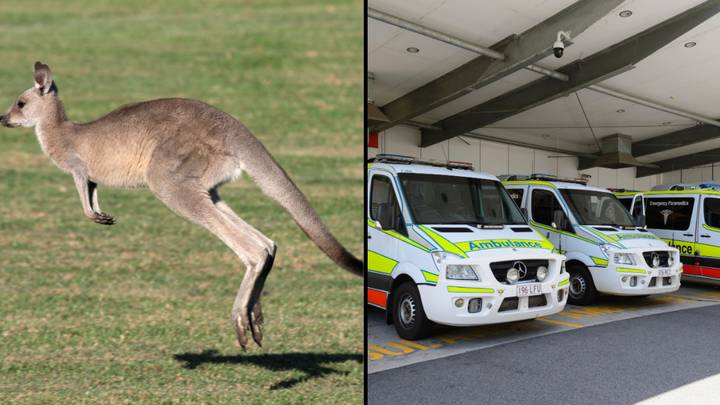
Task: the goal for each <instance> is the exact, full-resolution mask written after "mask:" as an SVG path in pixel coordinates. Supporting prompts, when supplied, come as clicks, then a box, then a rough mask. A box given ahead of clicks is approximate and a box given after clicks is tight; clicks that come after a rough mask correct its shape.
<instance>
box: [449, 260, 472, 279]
mask: <svg viewBox="0 0 720 405" xmlns="http://www.w3.org/2000/svg"><path fill="white" fill-rule="evenodd" d="M445 277H446V278H447V279H448V280H477V279H478V276H477V274H476V273H475V270H473V268H472V266H468V265H467V264H448V265H447V267H446V269H445Z"/></svg>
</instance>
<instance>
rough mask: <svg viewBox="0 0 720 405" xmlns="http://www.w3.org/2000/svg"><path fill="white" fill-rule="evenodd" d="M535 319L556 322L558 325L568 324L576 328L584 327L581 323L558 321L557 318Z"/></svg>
mask: <svg viewBox="0 0 720 405" xmlns="http://www.w3.org/2000/svg"><path fill="white" fill-rule="evenodd" d="M535 319H536V320H538V321H542V322H547V323H554V324H556V325H562V326H568V327H571V328H576V329H577V328H582V327H583V325H580V324H579V323H570V322H563V321H558V320H556V319H547V318H535Z"/></svg>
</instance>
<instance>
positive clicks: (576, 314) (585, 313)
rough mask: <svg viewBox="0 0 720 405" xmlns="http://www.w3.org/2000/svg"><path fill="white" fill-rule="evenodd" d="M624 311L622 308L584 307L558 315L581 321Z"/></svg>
mask: <svg viewBox="0 0 720 405" xmlns="http://www.w3.org/2000/svg"><path fill="white" fill-rule="evenodd" d="M623 311H624V310H623V309H621V308H612V307H607V306H598V307H583V308H573V309H568V310H566V311H562V312H560V313H559V314H558V315H560V316H564V317H566V318H572V319H581V318H585V317H589V316H602V315H609V314H613V313H616V312H623Z"/></svg>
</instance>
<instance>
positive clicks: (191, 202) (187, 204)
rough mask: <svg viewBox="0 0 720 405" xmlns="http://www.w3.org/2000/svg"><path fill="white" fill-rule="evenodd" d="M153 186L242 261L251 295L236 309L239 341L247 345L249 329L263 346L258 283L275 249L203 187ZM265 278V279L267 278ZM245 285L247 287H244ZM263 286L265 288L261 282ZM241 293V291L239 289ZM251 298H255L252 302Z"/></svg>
mask: <svg viewBox="0 0 720 405" xmlns="http://www.w3.org/2000/svg"><path fill="white" fill-rule="evenodd" d="M150 188H151V190H152V191H153V192H154V193H155V195H156V196H157V197H158V198H159V199H160V200H161V201H162V202H163V203H165V205H167V206H168V207H169V208H170V209H172V210H173V211H174V212H175V213H177V214H178V215H180V216H182V217H184V218H186V219H188V220H190V221H191V222H193V223H195V224H198V225H201V226H203V227H204V228H206V229H207V230H208V231H210V232H211V233H212V234H214V235H215V236H217V237H218V238H219V239H220V240H222V241H223V242H224V243H225V244H226V245H227V246H228V247H229V248H230V249H232V250H233V252H235V254H236V255H238V257H239V258H240V260H242V261H243V263H244V264H245V266H246V268H247V271H246V273H245V277H244V279H243V283H242V285H241V290H242V291H247V293H246V294H245V295H247V296H248V298H244V299H243V300H242V301H243V303H244V305H242V306H238V309H237V311H235V310H234V311H233V322H234V325H235V330H236V334H237V339H238V343H240V346H242V348H243V349H245V348H246V346H247V343H248V338H247V336H246V332H247V331H248V330H249V331H250V332H251V333H252V335H253V339H254V340H255V342H256V343H257V344H258V345H260V344H261V341H262V320H263V319H262V313H261V312H260V307H258V308H257V309H255V308H254V304H255V302H257V297H259V293H260V291H259V289H257V287H256V284H257V281H258V278H259V276H260V274H262V273H263V268H265V267H267V262H268V261H269V262H270V264H272V254H274V250H273V251H269V250H268V249H267V248H266V246H265V244H263V243H260V242H259V240H258V237H257V236H256V232H257V231H256V230H255V229H254V228H252V227H251V226H250V225H247V224H246V226H241V225H240V224H241V223H240V222H237V221H231V220H230V219H229V218H228V216H227V215H226V214H224V213H223V212H222V211H221V210H220V209H219V208H218V207H217V206H216V205H215V203H214V202H213V199H211V194H210V193H209V192H208V191H206V190H203V189H202V188H201V187H197V186H194V185H192V184H183V185H177V186H168V185H166V184H165V185H163V186H162V187H153V184H150ZM266 273H267V271H266ZM262 281H264V278H263V280H262ZM243 287H245V288H244V289H243ZM260 287H262V284H261V285H260ZM239 295H240V292H238V296H239ZM243 297H244V296H243ZM251 298H254V299H255V300H254V301H253V300H252V299H251ZM237 301H238V300H237V299H236V302H237ZM255 321H257V322H255Z"/></svg>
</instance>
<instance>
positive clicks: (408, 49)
mask: <svg viewBox="0 0 720 405" xmlns="http://www.w3.org/2000/svg"><path fill="white" fill-rule="evenodd" d="M405 50H406V51H408V52H410V53H418V52H420V49H418V48H415V47H414V46H411V47H408V48H406V49H405Z"/></svg>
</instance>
